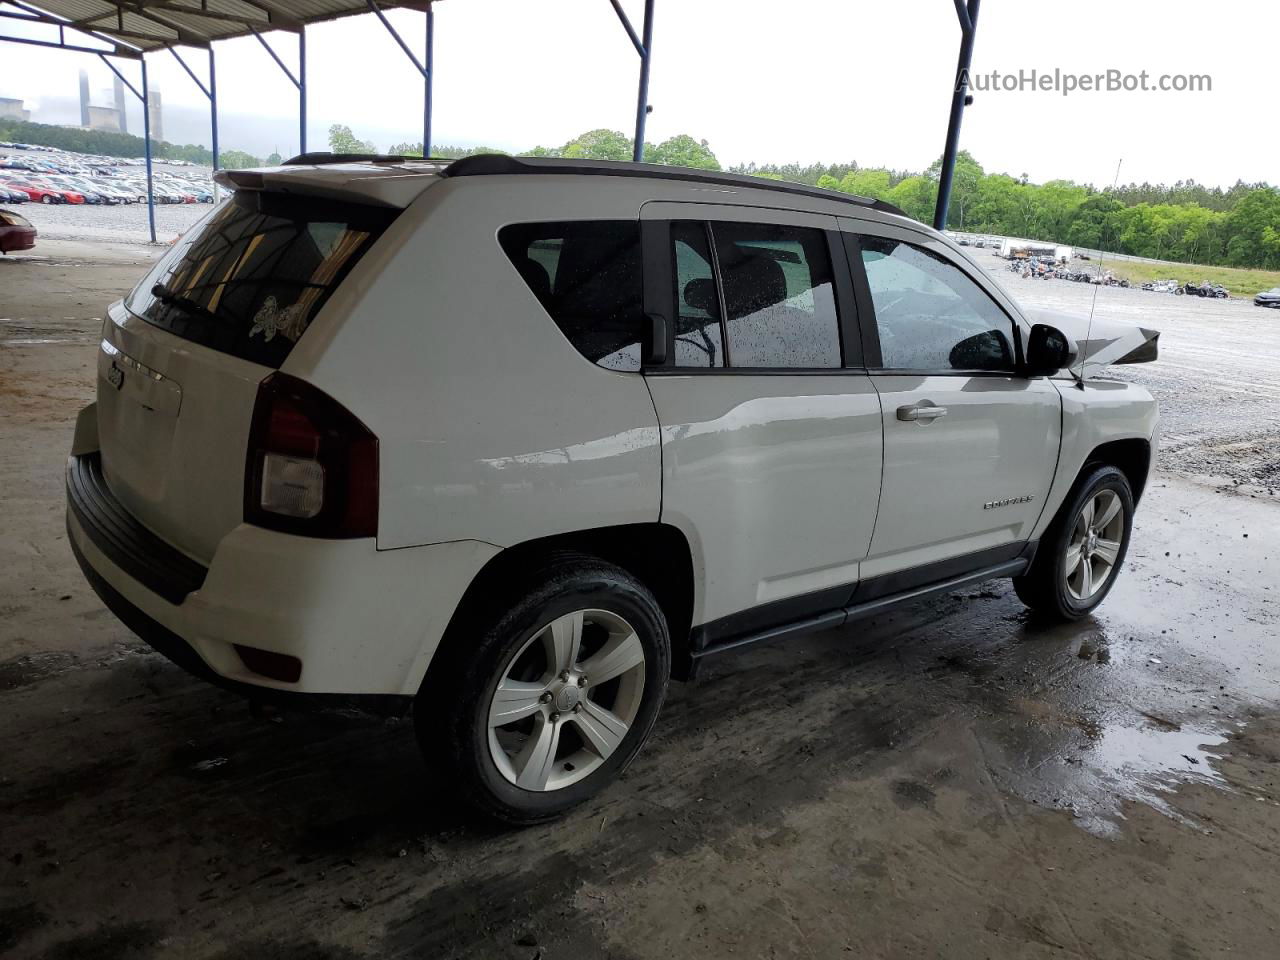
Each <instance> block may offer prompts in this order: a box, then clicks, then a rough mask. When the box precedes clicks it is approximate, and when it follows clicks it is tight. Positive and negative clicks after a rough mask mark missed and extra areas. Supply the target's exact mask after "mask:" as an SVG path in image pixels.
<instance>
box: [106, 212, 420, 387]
mask: <svg viewBox="0 0 1280 960" xmlns="http://www.w3.org/2000/svg"><path fill="white" fill-rule="evenodd" d="M398 212H399V211H396V210H386V209H383V208H378V207H366V206H361V205H359V204H347V203H340V202H334V201H329V200H321V199H317V198H315V197H293V196H284V195H280V194H271V193H257V192H253V191H240V192H238V193H236V194H234V195H233V196H232V198H231V199H230V200H228V201H227V202H226V203H225V204H223V205H222V206H221V207H219V208H218V209H217V210H215V211H214V212H213V213H212V214H210V215H209V216H208V217H207V218H206V219H205V220H204V221H203V222H202V223H200V224H199V225H197V226H196V227H194V228H192V230H190V231H189V232H188V233H187V234H186V236H184V237H182V238H181V239H180V240H178V242H177V243H176V244H175V245H174V248H173V250H171V251H170V252H169V253H168V254H167V255H166V256H165V257H164V258H163V259H161V261H160V262H159V263H158V264H156V267H155V269H154V270H152V271H151V273H150V274H148V275H147V277H146V279H144V280H143V281H142V283H140V284H139V285H138V287H137V288H136V289H135V290H134V291H133V293H131V294H130V295H129V298H128V301H127V306H128V307H129V309H130V310H131V311H133V312H134V313H136V314H137V315H138V316H140V317H142V318H143V319H145V320H146V321H147V322H148V323H153V324H155V325H156V326H157V327H162V328H163V329H165V330H168V331H169V332H170V333H172V334H175V335H176V336H179V337H182V338H183V339H184V340H191V341H193V342H195V343H199V344H202V345H203V346H206V347H211V348H213V349H214V350H218V351H220V352H222V353H229V354H232V355H233V356H237V357H240V358H242V359H244V360H251V361H253V362H254V363H261V364H264V365H266V366H270V367H279V366H280V365H281V364H282V363H284V359H285V357H287V356H288V355H289V351H290V350H291V349H293V345H294V344H295V343H297V341H298V338H299V337H301V336H302V334H303V332H304V331H305V330H306V329H307V326H308V325H309V324H310V323H311V321H312V319H313V318H314V317H315V315H316V314H317V313H318V312H319V310H320V308H321V307H322V306H323V305H324V302H325V301H326V300H327V299H328V298H329V295H330V294H331V293H332V292H333V291H334V290H335V289H336V288H337V286H338V284H340V283H341V282H342V280H343V278H344V277H346V275H347V274H348V273H349V272H350V271H351V268H352V267H354V266H355V265H356V263H357V262H358V261H359V259H360V258H361V257H362V256H363V255H364V254H365V252H366V251H368V249H369V248H370V247H371V246H372V245H373V243H374V241H375V240H377V238H378V237H379V236H380V235H381V234H382V231H383V230H385V229H386V228H387V226H388V225H389V224H390V222H391V221H392V220H393V219H394V218H395V215H396V214H397V213H398Z"/></svg>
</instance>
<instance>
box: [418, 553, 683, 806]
mask: <svg viewBox="0 0 1280 960" xmlns="http://www.w3.org/2000/svg"><path fill="white" fill-rule="evenodd" d="M494 599H496V600H497V601H498V602H497V603H493V604H489V605H488V609H489V610H496V613H493V614H490V615H489V616H476V617H471V618H468V622H467V623H466V624H465V628H464V629H463V630H462V631H460V632H458V634H457V636H452V637H451V638H450V641H449V648H448V649H447V650H446V651H442V657H441V660H440V662H439V663H438V664H433V666H432V675H431V677H430V678H429V682H428V683H426V684H424V686H423V690H422V692H421V693H419V695H418V701H419V702H418V703H417V704H415V707H414V714H415V726H416V728H417V733H418V741H419V745H420V746H421V748H422V750H423V752H424V753H425V754H426V755H428V756H429V757H433V758H435V757H439V758H440V759H443V760H444V762H445V764H446V765H447V766H448V767H449V768H450V769H451V771H452V772H453V773H454V781H455V782H456V783H457V785H458V787H459V789H460V791H461V793H462V794H463V797H464V799H465V800H467V801H468V802H470V803H471V805H473V806H474V807H476V808H477V809H479V810H480V811H482V812H483V813H485V814H487V815H489V816H491V817H494V818H496V819H498V820H501V821H504V822H506V823H511V824H518V825H523V824H532V823H538V822H541V821H544V820H549V819H552V818H554V817H557V816H559V815H560V814H562V813H564V812H565V811H567V810H569V809H570V808H571V807H574V806H576V805H577V804H579V803H582V802H583V801H585V800H587V799H588V798H590V797H592V796H593V795H595V794H596V793H598V792H599V791H600V790H601V789H603V788H604V787H605V786H606V785H607V784H608V783H610V782H611V781H612V780H613V779H614V778H615V777H617V776H618V775H619V774H620V773H622V771H623V770H625V769H626V767H627V765H628V764H630V762H631V761H632V759H634V757H635V756H636V754H637V753H638V752H639V751H640V748H641V747H642V746H643V745H644V742H645V740H646V739H647V738H648V736H649V733H650V731H651V730H652V729H653V725H654V722H655V720H656V719H657V716H658V710H659V709H660V708H661V706H662V702H663V700H664V699H665V697H666V691H667V683H668V679H669V677H670V673H671V640H670V637H669V634H668V630H667V622H666V618H665V617H664V615H663V613H662V609H661V607H660V606H659V605H658V602H657V600H656V599H655V598H654V596H653V594H652V593H651V592H650V591H649V590H648V589H647V588H646V587H645V586H644V585H643V584H642V583H640V582H639V581H638V580H637V579H636V578H635V577H633V576H631V575H630V574H629V573H627V572H626V571H625V570H622V569H620V568H618V567H615V566H613V565H612V564H607V563H604V562H602V561H599V560H595V559H592V558H588V557H581V556H576V555H566V556H563V557H560V558H557V559H555V560H553V561H551V562H550V563H548V564H547V565H545V566H543V567H542V568H541V569H540V570H539V571H538V572H537V573H535V574H533V575H531V576H530V577H529V579H528V580H527V581H526V582H525V584H524V586H523V587H518V588H516V589H514V590H512V591H511V593H510V594H509V595H507V596H506V597H505V598H494ZM450 632H451V634H454V633H455V631H453V630H452V629H451V631H450ZM460 637H465V640H463V641H462V642H461V643H459V642H456V641H458V640H459V638H460Z"/></svg>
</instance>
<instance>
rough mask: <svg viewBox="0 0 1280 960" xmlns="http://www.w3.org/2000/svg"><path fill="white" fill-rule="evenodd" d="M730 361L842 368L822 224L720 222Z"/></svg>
mask: <svg viewBox="0 0 1280 960" xmlns="http://www.w3.org/2000/svg"><path fill="white" fill-rule="evenodd" d="M711 232H712V235H713V236H714V238H715V245H716V258H717V262H718V264H719V267H720V277H721V283H722V286H723V289H724V304H725V314H726V316H725V330H726V332H727V334H728V337H729V365H730V366H733V367H765V368H770V369H786V368H792V369H794V368H801V369H803V368H810V369H812V368H825V367H839V366H840V365H841V360H840V324H839V321H838V319H837V317H836V302H835V293H834V290H833V283H832V274H831V257H830V255H829V253H828V251H827V238H826V234H824V233H823V232H822V231H821V230H815V229H813V228H809V227H791V226H781V225H774V224H758V223H713V224H712V225H711Z"/></svg>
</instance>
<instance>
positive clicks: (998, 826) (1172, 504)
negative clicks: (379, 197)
mask: <svg viewBox="0 0 1280 960" xmlns="http://www.w3.org/2000/svg"><path fill="white" fill-rule="evenodd" d="M64 209H65V208H53V210H52V212H53V213H54V214H61V213H63V211H64ZM171 209H173V208H171ZM189 209H190V208H177V209H174V210H173V212H174V213H175V214H178V213H182V212H185V210H189ZM205 209H206V210H207V208H205ZM38 212H39V211H38ZM103 212H105V213H109V212H110V211H103ZM121 212H122V213H124V214H131V213H132V211H128V210H126V211H121ZM158 212H159V211H158ZM74 213H79V211H74ZM143 214H144V217H145V210H144V211H143ZM81 229H82V230H83V229H84V228H81ZM134 239H136V235H135V237H134ZM38 252H40V253H42V254H43V255H44V256H43V257H40V258H24V259H6V258H0V450H3V451H4V456H3V457H0V517H3V518H4V522H3V523H2V524H0V568H2V569H4V570H5V571H7V572H8V574H9V575H8V576H7V577H5V578H3V579H0V718H3V719H2V721H0V837H3V838H4V843H3V849H0V854H2V856H0V955H4V956H5V957H6V958H7V957H15V958H24V960H25V958H30V960H68V958H74V960H82V958H83V960H153V958H154V960H161V958H165V960H167V958H170V957H178V958H188V957H190V958H199V960H242V958H243V960H258V958H264V960H384V958H405V960H409V958H433V960H435V958H440V960H445V958H473V960H508V958H510V960H536V958H541V960H558V958H562V957H583V958H591V960H596V958H606V957H610V958H616V960H671V958H673V957H686V956H698V957H711V958H722V957H723V958H728V957H734V958H737V957H749V958H760V960H776V958H797V960H800V958H822V960H826V958H832V957H845V956H848V957H867V958H913V960H914V958H919V960H926V958H929V960H932V958H938V957H947V958H951V957H955V958H969V957H995V958H1009V960H1015V958H1016V960H1023V958H1027V960H1037V958H1046V960H1047V958H1050V957H1073V958H1077V957H1078V958H1086V957H1087V958H1114V960H1131V958H1135V957H1143V958H1151V960H1155V958H1159V960H1165V958H1169V960H1190V958H1195V957H1228V956H1231V957H1250V958H1253V957H1258V958H1261V957H1269V956H1274V955H1275V931H1276V930H1277V928H1280V895H1278V893H1280V860H1278V859H1277V857H1276V850H1278V849H1280V816H1278V815H1277V814H1278V813H1280V778H1278V777H1277V757H1280V649H1278V648H1277V646H1276V644H1275V642H1274V638H1275V636H1276V631H1277V627H1278V625H1280V609H1278V601H1280V598H1278V597H1277V595H1276V586H1275V585H1276V584H1277V582H1280V553H1278V552H1277V548H1276V543H1275V539H1276V538H1275V537H1274V535H1270V536H1269V535H1268V534H1269V533H1270V534H1274V531H1275V530H1276V529H1277V527H1278V525H1280V504H1277V503H1276V502H1275V501H1274V500H1273V499H1272V498H1271V497H1269V496H1268V495H1267V493H1266V490H1265V489H1264V488H1263V487H1261V486H1259V485H1257V484H1256V483H1255V484H1250V483H1236V482H1234V481H1239V480H1241V479H1242V477H1243V473H1242V469H1243V468H1242V466H1241V465H1242V464H1246V465H1248V464H1263V463H1266V462H1269V463H1271V465H1272V469H1274V464H1275V456H1276V453H1275V451H1276V450H1277V448H1278V445H1277V443H1276V432H1277V430H1278V429H1280V424H1277V423H1276V419H1275V416H1274V412H1275V410H1276V407H1277V402H1276V399H1275V397H1276V394H1277V392H1278V391H1280V385H1278V383H1277V371H1276V369H1275V367H1276V361H1275V358H1276V357H1277V356H1280V334H1278V333H1277V331H1280V322H1278V321H1280V317H1277V316H1276V315H1275V314H1274V313H1269V312H1267V311H1263V310H1254V309H1253V308H1251V307H1249V305H1247V304H1237V303H1230V302H1224V301H1200V300H1191V299H1190V298H1186V297H1183V298H1178V299H1176V300H1175V299H1174V298H1172V297H1160V296H1159V295H1156V294H1144V293H1141V292H1140V291H1136V290H1134V291H1125V290H1116V289H1105V290H1101V291H1099V294H1098V314H1099V315H1110V316H1116V317H1122V316H1132V317H1134V318H1135V319H1141V320H1142V321H1143V322H1144V323H1145V324H1147V325H1150V326H1154V327H1156V328H1158V329H1161V330H1163V331H1164V334H1163V336H1162V340H1161V354H1162V356H1161V359H1160V360H1159V361H1158V362H1156V363H1154V364H1149V365H1146V366H1135V367H1130V368H1127V369H1126V370H1123V371H1121V372H1122V373H1123V375H1125V376H1129V377H1133V378H1134V379H1141V382H1143V383H1145V384H1147V385H1148V386H1149V387H1150V388H1151V390H1152V391H1153V392H1154V393H1155V394H1156V395H1157V396H1158V397H1159V398H1160V400H1161V402H1162V404H1163V405H1164V416H1165V429H1166V433H1167V435H1168V441H1167V446H1166V447H1165V450H1164V451H1163V454H1162V459H1161V463H1160V468H1159V469H1158V470H1157V472H1156V473H1155V475H1154V476H1153V478H1152V480H1151V482H1150V484H1149V486H1148V491H1147V493H1146V494H1145V496H1144V498H1143V501H1142V506H1141V509H1140V510H1139V511H1138V515H1137V519H1136V521H1135V528H1134V540H1133V545H1132V547H1131V549H1130V552H1129V556H1128V558H1127V560H1126V569H1125V571H1124V574H1123V576H1122V577H1121V579H1120V580H1119V581H1118V582H1117V584H1116V587H1115V589H1114V590H1113V592H1112V593H1111V595H1110V596H1109V597H1108V599H1107V602H1106V603H1105V604H1103V605H1102V607H1100V608H1099V611H1098V613H1097V615H1096V616H1094V617H1091V618H1089V619H1087V620H1085V621H1083V622H1081V623H1078V624H1071V625H1066V626H1060V625H1052V626H1051V625H1045V624H1042V623H1038V622H1037V621H1035V620H1034V619H1032V618H1029V617H1028V616H1027V614H1026V612H1025V610H1024V609H1023V608H1022V607H1021V605H1020V604H1019V603H1018V602H1017V600H1016V599H1015V598H1014V597H1013V595H1012V591H1011V588H1010V586H1009V584H1008V583H1007V582H1004V581H1001V582H992V583H990V584H984V585H982V586H980V587H975V588H970V589H968V590H964V591H961V592H958V593H955V594H952V595H949V596H945V597H939V598H934V599H933V600H930V601H928V602H925V603H922V604H919V605H917V606H915V607H912V608H908V609H903V610H899V611H897V612H894V613H892V614H890V615H887V616H882V617H879V618H876V619H874V620H869V621H863V622H859V623H857V624H854V625H851V626H849V627H846V628H842V629H840V630H835V631H828V632H826V633H822V634H818V635H815V636H812V637H806V638H803V639H800V640H798V641H792V642H788V643H774V644H761V645H758V646H755V647H750V648H746V649H744V650H742V651H740V652H736V653H730V654H725V655H724V656H723V657H721V658H719V659H716V660H714V661H713V662H712V663H710V664H709V667H710V669H709V670H708V671H707V673H706V676H704V677H703V678H701V679H700V680H699V681H698V682H697V683H696V684H692V685H681V684H677V685H675V686H674V687H673V690H672V694H671V696H670V698H669V700H668V703H667V706H666V708H665V709H664V712H663V714H662V716H661V717H660V719H659V722H658V726H657V728H656V730H655V733H654V736H653V739H652V740H651V742H650V744H649V746H648V748H647V749H646V750H645V752H644V753H643V754H642V755H641V757H640V758H639V759H638V760H637V762H636V763H635V764H634V765H633V767H632V768H631V769H630V770H629V771H628V773H627V775H626V777H625V779H624V780H623V782H621V783H620V784H617V785H615V786H614V787H612V788H610V789H609V790H607V791H605V793H604V795H603V796H602V797H601V798H599V799H598V800H597V801H595V802H593V803H590V804H588V805H587V806H585V807H584V808H582V809H580V810H578V811H576V812H575V813H573V814H572V815H571V816H570V817H568V818H567V819H565V820H564V821H562V822H559V823H553V824H548V825H544V826H540V827H535V828H532V829H529V830H524V831H504V830H498V829H495V828H494V827H493V826H491V825H489V824H485V823H478V822H476V821H475V820H474V819H472V818H471V817H469V816H468V815H467V814H466V813H465V812H462V811H459V810H457V809H456V808H454V807H453V806H452V805H451V804H450V803H449V802H448V800H447V799H446V798H447V796H448V784H447V783H444V782H442V781H441V780H440V775H439V773H438V772H437V771H433V770H430V769H425V768H424V767H423V765H422V763H421V762H420V760H419V758H418V755H417V752H416V749H415V746H414V742H413V734H412V731H411V724H410V723H408V722H403V721H402V722H387V721H382V720H372V719H369V718H363V717H359V716H353V715H350V714H347V713H342V712H326V713H322V714H319V715H311V714H286V715H280V714H275V715H268V716H266V717H263V716H253V715H251V714H250V712H249V711H248V710H247V709H246V706H245V704H244V703H243V702H242V701H240V700H239V699H237V698H236V697H235V696H232V695H230V694H228V693H226V692H223V691H221V690H219V689H216V688H213V687H210V686H208V685H206V684H203V683H201V682H199V681H196V680H194V679H192V678H190V677H189V676H187V675H186V674H185V673H183V672H182V671H181V670H179V669H178V668H176V667H174V666H173V665H172V664H170V663H169V662H168V661H166V660H164V659H163V658H161V657H160V656H158V655H156V654H154V653H152V652H150V651H149V650H148V648H146V647H145V646H144V645H142V644H141V643H140V642H139V641H138V640H137V638H136V637H134V636H133V635H132V634H131V633H130V632H129V631H128V630H127V629H126V628H125V627H124V626H123V625H122V624H121V623H119V622H118V621H117V620H116V619H115V618H114V617H112V616H111V615H110V614H109V613H108V612H107V611H106V610H105V609H104V608H103V606H102V604H101V603H100V602H99V601H98V599H97V598H96V597H95V596H94V595H93V594H92V592H91V591H90V590H89V588H88V587H87V585H86V584H85V583H84V580H83V578H82V577H81V575H80V573H79V571H78V570H77V569H76V566H75V563H74V561H73V560H72V558H71V555H70V551H69V549H68V548H67V545H66V543H65V537H66V534H65V530H64V528H63V511H64V501H63V492H62V485H63V478H62V471H63V465H64V463H65V456H66V452H67V448H68V444H69V440H70V435H71V429H72V425H73V421H74V417H75V414H76V411H77V410H78V409H79V408H80V406H81V405H83V404H84V403H86V402H88V400H89V399H90V398H91V397H92V394H93V376H94V375H93V369H94V368H93V363H94V356H95V345H96V343H97V340H98V337H99V331H100V328H101V316H102V312H103V307H104V305H105V304H106V303H107V302H109V301H110V300H112V299H114V298H115V297H117V296H119V295H120V294H121V293H122V292H123V291H124V290H126V289H127V288H128V287H129V286H131V285H132V284H133V283H134V282H136V280H137V278H138V277H139V276H140V275H141V274H142V272H143V271H144V270H145V268H146V262H147V261H148V260H149V259H151V258H153V257H154V256H155V255H156V253H157V251H156V250H155V249H154V248H138V247H136V246H134V247H131V246H129V245H128V244H126V243H112V244H85V243H63V242H56V241H55V242H49V243H47V244H45V245H44V247H43V248H42V249H40V250H39V251H38ZM992 259H993V260H994V258H992ZM1000 282H1001V283H1003V284H1006V285H1007V287H1008V288H1009V289H1010V290H1011V291H1012V292H1013V293H1014V295H1015V296H1016V297H1018V298H1019V299H1020V300H1021V301H1023V302H1024V303H1027V304H1028V305H1043V306H1046V307H1053V308H1058V309H1062V308H1066V309H1072V310H1077V311H1078V310H1080V309H1082V308H1083V309H1087V306H1088V302H1089V300H1090V299H1091V297H1092V292H1093V291H1092V290H1091V289H1090V288H1087V287H1084V286H1083V285H1078V284H1070V283H1065V282H1062V281H1033V280H1027V281H1022V280H1019V279H1018V278H1014V277H1012V275H1011V274H1008V273H1007V272H1004V273H1003V275H1002V276H1000ZM1240 436H1245V437H1249V438H1252V439H1251V440H1248V441H1247V443H1250V444H1253V445H1254V447H1256V449H1257V450H1258V453H1257V455H1256V456H1252V455H1250V456H1245V455H1243V454H1241V453H1240V452H1239V451H1240V450H1241V449H1242V448H1240V447H1239V444H1241V443H1245V442H1246V441H1241V440H1238V439H1235V438H1238V437H1240ZM1233 445H1235V446H1233ZM1251 449H1252V448H1251ZM1268 457H1270V458H1271V459H1270V460H1269V461H1268V460H1267V458H1268ZM1260 469H1262V468H1261V467H1255V466H1248V470H1249V471H1256V470H1260ZM1245 472H1247V471H1245ZM1251 475H1252V474H1251Z"/></svg>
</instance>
